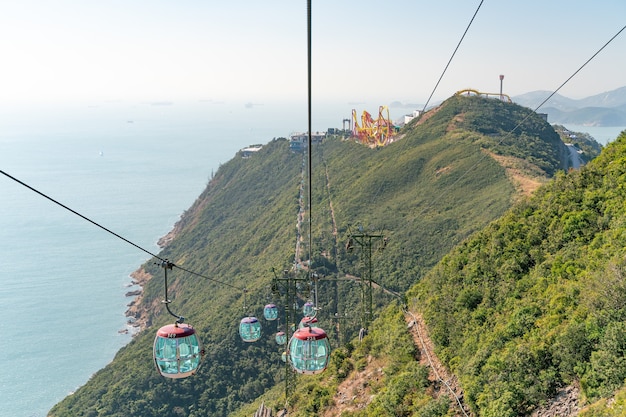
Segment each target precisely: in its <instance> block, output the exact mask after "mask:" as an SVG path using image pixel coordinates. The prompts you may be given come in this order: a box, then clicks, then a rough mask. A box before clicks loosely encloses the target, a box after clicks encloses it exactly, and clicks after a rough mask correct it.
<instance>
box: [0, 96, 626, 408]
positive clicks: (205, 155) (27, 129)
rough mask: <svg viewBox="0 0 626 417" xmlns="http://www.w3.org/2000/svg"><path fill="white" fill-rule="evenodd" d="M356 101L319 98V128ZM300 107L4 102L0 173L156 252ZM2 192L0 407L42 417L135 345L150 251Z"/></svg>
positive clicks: (5, 184)
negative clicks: (213, 183) (139, 277)
mask: <svg viewBox="0 0 626 417" xmlns="http://www.w3.org/2000/svg"><path fill="white" fill-rule="evenodd" d="M359 106H360V108H358V109H357V110H358V112H359V114H360V112H361V110H363V109H367V110H368V111H370V112H371V113H373V114H375V113H376V112H377V108H378V107H377V104H375V103H372V104H371V105H368V104H367V103H362V104H360V105H359ZM352 107H353V105H350V104H347V103H346V104H316V103H315V102H314V106H313V121H314V122H313V130H314V131H318V130H319V131H325V130H326V129H327V128H329V127H335V128H341V127H342V123H343V120H344V119H346V118H347V119H349V118H350V116H351V109H352ZM391 110H392V118H393V119H394V120H395V119H397V118H398V117H400V116H402V115H403V114H404V112H407V113H408V112H409V111H406V109H405V110H397V109H391ZM306 115H307V112H306V102H305V101H303V102H299V103H257V104H252V103H243V102H241V103H237V102H232V103H225V102H215V101H211V100H206V101H197V102H173V103H170V102H158V103H150V102H143V103H140V102H123V101H119V102H106V103H91V104H81V105H78V104H74V105H63V106H58V105H57V106H43V105H42V106H6V105H0V170H2V171H4V172H6V173H7V174H9V175H11V176H13V177H15V178H17V179H19V180H20V181H22V182H24V183H26V184H27V185H28V186H30V187H33V188H34V189H36V190H37V191H39V192H41V193H43V194H45V195H47V196H49V197H50V198H53V199H54V200H56V201H58V202H59V203H62V204H64V205H65V206H67V207H69V208H71V209H72V210H74V211H76V212H78V213H80V214H81V215H83V216H85V217H87V218H89V219H91V220H92V221H94V222H96V223H98V224H100V225H102V226H104V227H106V228H108V229H110V230H111V231H113V232H115V233H117V234H119V235H121V236H123V237H124V238H126V239H128V240H130V241H131V242H133V243H135V244H136V245H139V246H140V247H142V248H144V249H146V250H148V251H150V252H152V253H158V251H159V248H158V247H157V245H156V242H157V240H158V239H159V238H160V237H162V236H164V235H165V234H166V233H167V232H168V231H170V230H171V228H172V227H173V225H174V223H175V222H176V221H177V220H178V219H179V218H180V215H181V214H182V213H183V212H184V210H186V209H187V208H189V207H190V206H191V204H192V203H193V201H194V200H195V199H196V197H197V196H198V195H199V194H200V193H201V192H202V190H203V189H204V188H205V186H206V184H207V183H208V181H209V179H210V177H211V175H212V173H213V172H215V171H217V169H218V168H219V166H220V164H221V163H225V162H227V161H228V160H230V159H231V158H233V157H235V154H236V152H237V151H238V150H239V149H241V148H244V147H246V146H248V145H251V144H258V143H260V144H263V143H267V142H269V141H270V140H272V139H273V138H276V137H281V136H283V137H287V136H288V135H289V134H290V133H292V132H294V131H306V129H307V116H306ZM572 130H578V129H576V128H574V127H572ZM614 130H615V134H614V136H613V137H612V139H614V137H616V136H617V134H618V133H619V131H620V130H618V129H617V128H616V129H614ZM611 134H612V133H611ZM601 143H603V144H604V143H606V142H601ZM0 196H1V197H0V202H1V204H0V250H1V252H0V253H1V259H2V261H0V265H1V266H2V269H1V271H0V274H1V276H2V278H0V312H1V313H2V315H3V318H4V320H2V321H1V322H0V332H1V334H2V337H1V338H0V350H1V352H2V354H1V355H0V364H1V365H2V369H3V375H2V378H1V379H0V417H43V416H45V415H46V413H47V411H48V410H49V409H50V408H51V407H52V406H53V405H54V404H55V403H57V402H58V401H60V400H61V399H63V398H64V397H65V396H67V395H68V394H70V393H72V392H73V391H75V390H76V389H77V388H78V387H80V386H81V385H83V384H84V383H85V382H87V380H88V379H89V377H90V376H91V375H92V374H93V373H95V372H96V371H98V370H99V369H101V368H102V367H104V366H105V365H106V364H107V363H109V362H110V361H111V360H112V359H113V357H114V355H115V353H116V352H117V351H118V350H119V349H120V348H121V347H123V346H124V345H125V344H126V343H128V342H129V340H130V338H131V337H132V336H131V332H130V330H132V328H129V327H128V325H127V319H126V317H125V316H124V312H125V311H126V309H127V308H128V307H127V304H128V303H129V302H130V301H132V297H126V295H125V294H126V293H127V292H129V291H133V290H136V289H138V288H137V287H134V286H132V285H131V278H130V276H129V275H130V274H131V273H132V272H133V271H135V270H136V269H137V268H138V267H139V266H140V265H141V264H142V263H144V262H145V261H146V260H147V259H149V258H150V256H149V255H148V254H147V253H145V252H143V251H141V250H139V249H138V248H136V247H134V246H132V245H130V244H128V243H127V242H124V241H122V240H120V239H119V238H117V237H115V236H113V235H111V234H109V233H107V232H106V231H104V230H102V229H100V228H98V227H97V226H95V225H93V224H91V223H90V222H88V221H86V220H84V219H83V218H81V217H79V216H77V215H76V214H74V213H72V212H70V211H68V210H66V209H64V208H62V207H60V206H58V205H57V204H55V203H53V202H51V201H50V200H48V199H46V198H45V197H43V196H41V195H40V194H37V193H36V192H34V191H33V190H31V189H29V188H26V187H25V186H23V185H21V184H19V183H17V182H15V181H14V180H12V179H10V178H8V177H6V176H5V175H1V174H0ZM126 331H129V332H128V333H127V332H126ZM147 360H151V358H147Z"/></svg>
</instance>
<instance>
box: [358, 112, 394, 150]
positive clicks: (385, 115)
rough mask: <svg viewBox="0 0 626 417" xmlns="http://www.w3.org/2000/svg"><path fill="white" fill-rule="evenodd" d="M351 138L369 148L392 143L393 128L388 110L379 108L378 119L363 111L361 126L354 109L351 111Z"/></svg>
mask: <svg viewBox="0 0 626 417" xmlns="http://www.w3.org/2000/svg"><path fill="white" fill-rule="evenodd" d="M352 126H353V129H352V136H353V137H354V138H356V139H357V140H358V141H359V142H360V143H362V144H363V145H367V146H370V147H378V146H385V145H388V144H389V143H391V142H392V138H393V135H394V133H395V127H394V125H393V123H392V122H391V119H390V118H389V108H387V106H380V107H379V108H378V118H377V119H374V118H372V115H371V114H370V113H368V112H367V111H366V110H363V114H362V115H361V124H360V125H359V120H358V117H357V113H356V110H355V109H352Z"/></svg>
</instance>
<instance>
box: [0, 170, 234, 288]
mask: <svg viewBox="0 0 626 417" xmlns="http://www.w3.org/2000/svg"><path fill="white" fill-rule="evenodd" d="M0 174H2V175H4V176H6V177H7V178H9V179H11V180H13V181H15V182H16V183H18V184H20V185H22V186H23V187H26V188H28V189H29V190H31V191H33V192H34V193H36V194H39V195H40V196H42V197H44V198H45V199H47V200H49V201H51V202H53V203H54V204H56V205H58V206H60V207H62V208H64V209H65V210H67V211H69V212H71V213H74V214H75V215H77V216H78V217H80V218H81V219H83V220H86V221H88V222H89V223H91V224H93V225H94V226H96V227H99V228H100V229H102V230H104V231H105V232H107V233H109V234H111V235H113V236H115V237H116V238H118V239H120V240H123V241H124V242H126V243H128V244H129V245H131V246H134V247H135V248H137V249H139V250H140V251H143V252H145V253H147V254H148V255H150V256H152V257H153V258H156V259H158V260H159V261H161V262H160V263H161V264H162V265H169V266H170V267H175V268H178V269H180V270H181V271H184V272H187V273H188V274H191V275H195V276H197V277H200V278H204V279H207V280H209V281H213V282H215V283H217V284H221V285H225V286H227V287H231V288H235V289H238V290H242V291H243V290H244V288H242V287H238V286H235V285H232V284H229V283H227V282H224V281H219V280H217V279H215V278H211V277H209V276H206V275H203V274H200V273H198V272H195V271H192V270H189V269H187V268H184V267H182V266H180V265H176V264H174V263H172V262H170V261H168V260H167V259H164V258H162V257H160V256H159V255H156V254H154V253H152V252H150V251H149V250H148V249H145V248H143V247H141V246H140V245H138V244H136V243H134V242H132V241H131V240H129V239H127V238H125V237H124V236H122V235H120V234H118V233H115V232H114V231H112V230H111V229H109V228H107V227H105V226H103V225H101V224H100V223H98V222H96V221H95V220H92V219H90V218H89V217H87V216H85V215H83V214H81V213H79V212H78V211H76V210H74V209H72V208H71V207H69V206H67V205H65V204H63V203H61V202H60V201H58V200H56V199H54V198H52V197H50V196H49V195H47V194H45V193H43V192H41V191H39V190H37V189H36V188H35V187H32V186H30V185H28V184H26V183H25V182H24V181H21V180H20V179H18V178H16V177H14V176H12V175H10V174H8V173H7V172H5V171H3V170H0ZM170 269H171V268H170Z"/></svg>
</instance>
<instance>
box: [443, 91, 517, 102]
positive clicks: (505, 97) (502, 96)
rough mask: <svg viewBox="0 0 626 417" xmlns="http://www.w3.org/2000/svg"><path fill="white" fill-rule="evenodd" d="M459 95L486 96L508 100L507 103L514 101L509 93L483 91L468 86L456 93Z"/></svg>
mask: <svg viewBox="0 0 626 417" xmlns="http://www.w3.org/2000/svg"><path fill="white" fill-rule="evenodd" d="M455 95H457V96H480V97H486V98H496V99H500V100H501V101H506V102H507V103H512V102H513V101H512V100H511V97H509V95H508V94H500V93H483V92H481V91H478V90H473V89H471V88H466V89H465V90H460V91H457V92H456V93H455Z"/></svg>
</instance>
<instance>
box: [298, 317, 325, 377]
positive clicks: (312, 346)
mask: <svg viewBox="0 0 626 417" xmlns="http://www.w3.org/2000/svg"><path fill="white" fill-rule="evenodd" d="M288 352H289V362H290V363H291V367H292V368H293V369H294V370H295V371H296V372H297V373H299V374H308V375H314V374H319V373H321V372H323V371H324V370H325V369H326V367H327V366H328V360H329V358H330V344H329V343H328V337H327V336H326V332H325V331H324V330H322V329H320V328H319V327H304V328H302V329H298V330H296V332H295V333H294V334H293V336H292V338H291V340H290V341H289V351H288Z"/></svg>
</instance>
